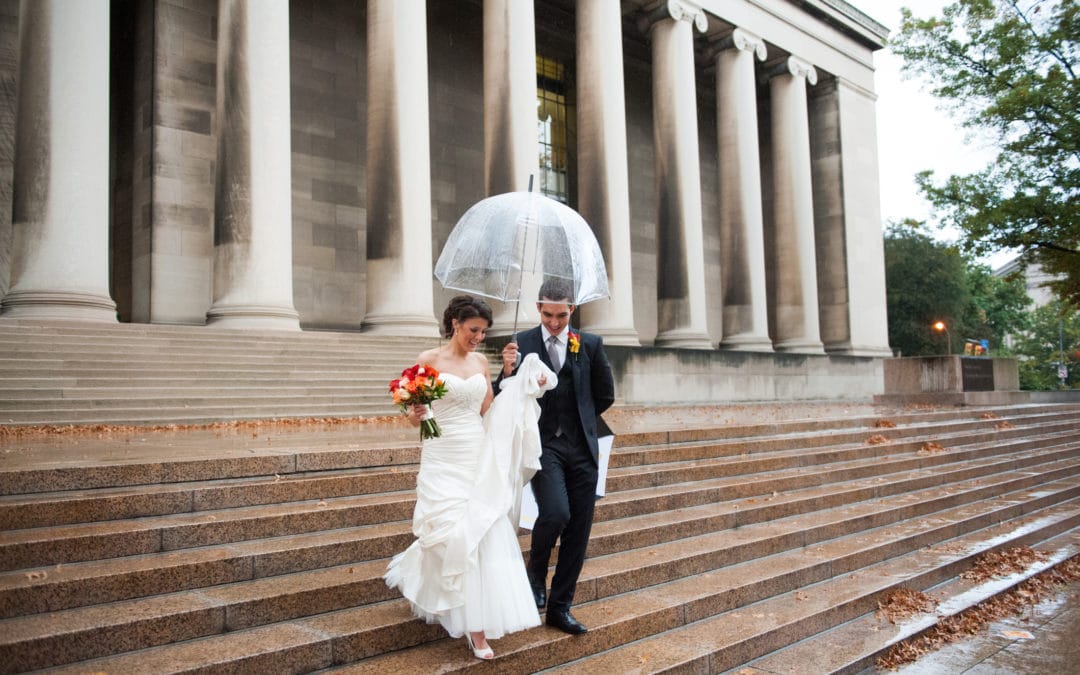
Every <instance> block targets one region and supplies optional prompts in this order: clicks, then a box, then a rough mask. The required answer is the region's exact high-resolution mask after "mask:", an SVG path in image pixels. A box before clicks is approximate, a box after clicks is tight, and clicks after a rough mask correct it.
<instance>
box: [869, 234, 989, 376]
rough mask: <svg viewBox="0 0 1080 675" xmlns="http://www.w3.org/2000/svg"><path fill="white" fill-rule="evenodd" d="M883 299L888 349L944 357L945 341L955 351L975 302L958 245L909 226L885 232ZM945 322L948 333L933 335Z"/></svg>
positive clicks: (914, 354) (904, 354) (905, 353)
mask: <svg viewBox="0 0 1080 675" xmlns="http://www.w3.org/2000/svg"><path fill="white" fill-rule="evenodd" d="M885 297H886V302H887V303H888V316H889V345H890V346H891V347H892V348H893V349H894V350H896V351H899V352H900V354H901V355H903V356H928V355H933V354H945V353H946V349H947V347H946V344H945V340H946V337H947V336H948V337H951V338H952V341H953V349H954V350H955V348H956V346H957V344H958V342H957V341H958V339H961V338H962V336H958V335H957V334H956V331H955V326H956V325H957V323H958V322H957V319H958V318H959V317H963V316H964V314H965V312H966V311H967V309H968V307H969V306H970V304H971V295H970V291H969V290H968V285H967V282H966V279H965V274H964V259H963V257H962V256H961V255H960V251H959V250H958V249H957V248H956V247H955V246H949V245H946V244H943V243H941V242H938V241H935V240H933V239H931V238H930V237H929V236H927V235H926V234H923V233H922V232H919V231H918V230H917V229H916V227H915V226H914V225H913V224H912V223H910V222H908V223H903V224H900V225H892V226H890V227H889V228H888V229H887V230H886V233H885ZM936 321H943V322H945V325H946V326H948V327H949V333H948V334H938V333H935V332H934V330H933V329H932V328H931V326H933V324H934V322H936Z"/></svg>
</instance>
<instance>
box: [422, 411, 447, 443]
mask: <svg viewBox="0 0 1080 675" xmlns="http://www.w3.org/2000/svg"><path fill="white" fill-rule="evenodd" d="M424 408H426V409H427V412H425V413H424V416H423V417H422V418H420V440H422V441H426V440H427V439H429V438H438V437H439V436H442V429H440V428H439V423H438V422H436V421H435V413H433V412H432V411H431V406H430V405H425V406H424Z"/></svg>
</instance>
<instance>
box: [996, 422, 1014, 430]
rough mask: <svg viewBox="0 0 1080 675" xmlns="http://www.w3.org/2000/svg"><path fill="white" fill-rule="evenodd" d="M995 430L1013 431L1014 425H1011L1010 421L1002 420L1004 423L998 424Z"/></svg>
mask: <svg viewBox="0 0 1080 675" xmlns="http://www.w3.org/2000/svg"><path fill="white" fill-rule="evenodd" d="M994 428H995V429H997V430H998V431H1002V430H1003V429H1012V428H1013V425H1012V424H1010V423H1009V421H1008V420H1002V421H1000V422H998V423H997V424H995V425H994Z"/></svg>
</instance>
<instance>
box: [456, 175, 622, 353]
mask: <svg viewBox="0 0 1080 675" xmlns="http://www.w3.org/2000/svg"><path fill="white" fill-rule="evenodd" d="M435 278H436V279H438V280H439V282H440V283H441V284H442V285H443V286H444V287H445V288H451V289H454V290H459V291H465V292H467V293H475V294H476V295H481V296H484V297H488V298H493V299H495V300H501V301H503V302H517V303H518V305H519V306H520V303H521V293H522V288H523V286H525V287H528V286H531V285H532V284H534V283H535V284H536V286H537V287H539V283H537V282H540V281H546V280H548V279H551V278H556V279H562V280H563V281H565V282H566V284H567V287H568V288H570V289H571V292H572V297H571V302H572V303H573V304H575V305H581V304H584V303H586V302H591V301H593V300H599V299H601V298H607V297H610V295H611V294H610V293H609V291H608V279H607V268H606V267H605V266H604V257H603V255H602V254H601V252H600V245H599V244H598V243H597V241H596V237H595V235H593V231H592V229H591V228H590V227H589V225H588V223H586V222H585V219H584V218H582V217H581V214H579V213H578V212H577V211H575V210H574V209H572V208H570V207H569V206H566V205H565V204H562V203H560V202H557V201H555V200H554V199H551V198H549V197H545V196H544V195H541V194H538V193H536V192H531V191H530V192H524V191H522V192H507V193H504V194H500V195H494V196H492V197H488V198H487V199H484V200H481V201H479V202H477V203H476V204H474V205H473V206H472V207H470V208H469V210H468V211H466V212H465V215H463V216H462V217H461V219H460V220H458V222H457V224H456V225H454V229H453V230H452V231H451V232H450V237H449V238H448V239H447V240H446V245H445V246H444V247H443V250H442V253H440V254H439V259H438V261H437V262H436V263H435ZM517 315H518V312H517V311H516V310H515V312H514V333H517Z"/></svg>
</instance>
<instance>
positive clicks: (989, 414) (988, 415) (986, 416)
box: [979, 412, 998, 420]
mask: <svg viewBox="0 0 1080 675" xmlns="http://www.w3.org/2000/svg"><path fill="white" fill-rule="evenodd" d="M979 417H980V418H982V419H984V420H996V419H997V418H998V416H997V413H992V412H984V413H983V414H982V415H980V416H979Z"/></svg>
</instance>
